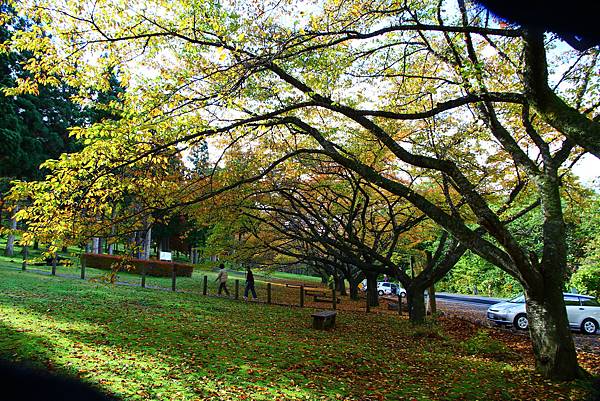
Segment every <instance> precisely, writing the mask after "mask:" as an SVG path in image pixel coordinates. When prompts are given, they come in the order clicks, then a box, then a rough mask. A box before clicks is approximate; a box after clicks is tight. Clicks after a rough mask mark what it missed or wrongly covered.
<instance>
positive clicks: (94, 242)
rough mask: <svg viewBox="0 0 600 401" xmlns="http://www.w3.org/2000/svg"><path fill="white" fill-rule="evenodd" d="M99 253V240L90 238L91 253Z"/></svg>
mask: <svg viewBox="0 0 600 401" xmlns="http://www.w3.org/2000/svg"><path fill="white" fill-rule="evenodd" d="M99 251H100V238H98V237H94V238H92V253H98V252H99Z"/></svg>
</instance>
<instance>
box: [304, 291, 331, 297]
mask: <svg viewBox="0 0 600 401" xmlns="http://www.w3.org/2000/svg"><path fill="white" fill-rule="evenodd" d="M304 293H305V294H306V295H309V296H310V295H312V296H314V297H325V296H327V292H325V291H315V290H306V289H305V290H304Z"/></svg>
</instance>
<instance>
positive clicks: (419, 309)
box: [406, 283, 426, 323]
mask: <svg viewBox="0 0 600 401" xmlns="http://www.w3.org/2000/svg"><path fill="white" fill-rule="evenodd" d="M424 292H425V288H423V287H422V286H420V285H415V284H414V283H413V284H412V285H410V286H409V287H408V288H406V302H407V304H408V318H409V320H410V321H411V322H413V323H423V322H424V321H425V316H426V311H425V296H424V294H423V293H424Z"/></svg>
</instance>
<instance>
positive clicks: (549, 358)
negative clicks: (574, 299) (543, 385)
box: [525, 283, 585, 380]
mask: <svg viewBox="0 0 600 401" xmlns="http://www.w3.org/2000/svg"><path fill="white" fill-rule="evenodd" d="M539 287H540V288H536V289H529V290H526V291H525V293H526V297H527V303H526V308H527V318H528V320H529V333H530V335H531V342H532V344H533V353H534V356H535V362H536V368H537V370H538V371H539V372H540V373H541V374H542V375H543V376H544V377H547V378H551V379H558V380H572V379H576V378H581V377H585V371H583V369H581V368H580V367H579V365H578V363H577V353H576V351H575V344H574V343H573V336H572V335H571V331H570V329H569V322H568V319H567V313H566V309H565V304H564V300H563V295H562V290H561V289H560V288H557V286H556V285H554V284H553V283H552V284H551V285H548V286H543V285H540V286H539ZM543 287H546V288H543Z"/></svg>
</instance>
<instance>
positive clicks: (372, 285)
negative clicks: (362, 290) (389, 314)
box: [365, 272, 379, 306]
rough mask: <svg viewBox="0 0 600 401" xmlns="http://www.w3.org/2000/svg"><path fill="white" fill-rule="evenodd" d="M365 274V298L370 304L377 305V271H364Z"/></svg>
mask: <svg viewBox="0 0 600 401" xmlns="http://www.w3.org/2000/svg"><path fill="white" fill-rule="evenodd" d="M365 275H366V276H367V289H368V290H369V291H367V298H368V302H369V305H370V306H379V294H377V273H373V272H369V273H365Z"/></svg>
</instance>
